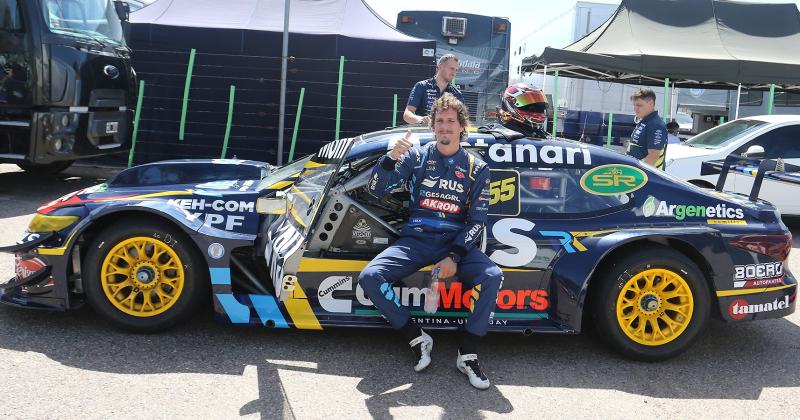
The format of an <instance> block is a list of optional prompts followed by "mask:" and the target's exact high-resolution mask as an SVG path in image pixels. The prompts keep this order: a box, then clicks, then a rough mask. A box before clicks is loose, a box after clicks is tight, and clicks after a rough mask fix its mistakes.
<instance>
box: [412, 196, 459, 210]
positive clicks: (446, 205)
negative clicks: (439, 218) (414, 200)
mask: <svg viewBox="0 0 800 420" xmlns="http://www.w3.org/2000/svg"><path fill="white" fill-rule="evenodd" d="M419 205H420V207H423V208H426V209H428V210H434V211H440V212H443V213H451V214H456V213H459V212H460V211H461V206H459V205H458V204H456V203H453V202H450V201H442V200H437V199H435V198H425V199H423V200H422V201H420V202H419Z"/></svg>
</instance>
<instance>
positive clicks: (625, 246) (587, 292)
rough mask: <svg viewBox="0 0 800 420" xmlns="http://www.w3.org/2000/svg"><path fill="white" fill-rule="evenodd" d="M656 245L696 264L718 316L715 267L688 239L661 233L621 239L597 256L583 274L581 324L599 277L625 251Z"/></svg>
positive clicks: (588, 312) (713, 312)
mask: <svg viewBox="0 0 800 420" xmlns="http://www.w3.org/2000/svg"><path fill="white" fill-rule="evenodd" d="M657 247H662V248H670V249H673V250H675V251H677V252H679V253H680V254H682V255H684V256H685V257H687V258H689V259H690V260H691V261H692V262H693V263H694V264H695V265H696V266H697V268H698V269H699V270H700V272H701V273H702V275H703V280H705V282H706V285H707V286H708V290H709V291H710V292H711V302H710V304H711V307H712V308H715V309H712V314H713V315H714V316H716V317H718V318H720V317H721V315H720V313H719V302H718V299H717V296H716V293H715V291H716V290H717V288H716V286H715V285H714V270H713V267H712V266H711V264H710V262H709V261H708V260H707V259H706V258H705V257H703V254H702V253H701V252H700V251H699V250H698V249H697V248H696V247H695V246H694V245H692V244H691V243H690V242H688V241H686V240H683V239H681V238H680V237H676V236H665V235H663V234H661V235H648V236H638V237H633V238H630V239H629V240H627V241H624V242H620V243H619V244H618V245H617V246H614V247H612V248H609V249H608V250H606V252H605V253H604V254H603V256H602V257H600V258H599V259H598V260H597V264H596V265H595V267H594V269H593V270H592V272H591V273H590V274H589V276H588V277H587V278H586V282H585V284H584V288H583V293H582V294H581V300H580V309H581V311H582V316H581V319H582V322H581V324H582V325H584V323H585V322H586V321H587V316H588V315H589V314H590V312H591V311H590V310H589V309H590V308H591V305H592V303H593V301H592V299H593V295H596V293H595V290H596V287H597V285H598V284H599V283H600V281H601V278H602V275H603V273H605V272H607V270H608V269H609V268H610V267H611V266H613V264H614V263H615V262H617V261H619V260H620V259H621V258H622V257H623V256H625V255H628V253H630V252H636V251H640V250H642V249H647V248H657Z"/></svg>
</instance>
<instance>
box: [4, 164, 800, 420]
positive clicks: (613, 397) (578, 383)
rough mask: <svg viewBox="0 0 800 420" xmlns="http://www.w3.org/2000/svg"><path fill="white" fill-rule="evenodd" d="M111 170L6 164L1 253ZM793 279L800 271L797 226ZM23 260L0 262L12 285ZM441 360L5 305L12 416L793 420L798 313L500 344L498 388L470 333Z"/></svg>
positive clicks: (388, 337)
mask: <svg viewBox="0 0 800 420" xmlns="http://www.w3.org/2000/svg"><path fill="white" fill-rule="evenodd" d="M109 173H110V172H109V170H107V169H97V168H80V167H79V168H71V169H69V170H68V171H67V172H66V173H65V174H62V175H59V176H54V177H34V176H30V175H28V174H25V173H23V172H21V171H19V170H17V169H16V166H14V165H5V164H1V165H0V244H3V245H5V244H11V243H14V242H15V241H16V240H18V239H19V238H20V237H21V234H22V232H23V231H24V229H25V227H26V226H27V224H28V222H29V220H30V219H31V217H32V215H33V212H34V211H35V210H36V208H37V207H38V206H39V205H40V204H41V203H43V202H46V201H49V200H51V199H53V198H56V197H58V196H60V195H62V194H65V193H68V192H70V191H73V190H76V189H79V188H82V187H86V186H89V185H93V184H96V183H99V182H102V181H101V180H102V178H103V177H104V176H108V174H109ZM792 232H793V236H794V248H793V251H792V255H791V256H790V263H789V267H790V269H791V270H792V271H793V272H795V273H800V225H795V226H794V227H793V228H792ZM12 276H13V258H11V256H7V255H6V256H3V255H0V279H2V280H5V279H8V278H10V277H12ZM434 339H435V347H434V353H433V363H432V365H431V367H429V368H428V370H426V371H425V372H424V373H421V374H416V373H414V372H413V370H412V369H411V365H410V355H409V354H410V353H409V351H408V350H407V348H406V347H405V344H404V343H402V341H401V340H400V339H398V338H397V337H396V336H395V335H394V334H392V332H391V331H374V330H327V331H324V332H310V331H293V330H290V331H279V330H267V329H257V328H247V327H234V326H230V325H220V324H216V323H215V322H214V321H213V320H212V319H211V311H210V309H209V310H208V311H206V312H203V313H201V314H198V316H197V317H195V318H194V319H193V320H192V321H191V322H188V323H186V324H184V325H181V326H179V327H177V328H175V329H173V330H171V331H169V332H166V333H161V334H156V335H133V334H127V333H122V332H119V331H117V330H115V329H114V328H112V327H110V326H109V325H107V324H106V323H105V322H103V321H102V320H99V319H97V317H96V316H95V315H94V313H93V312H92V310H91V309H90V308H88V307H86V308H82V309H79V310H76V311H73V312H69V313H48V312H38V311H31V310H24V309H18V308H12V307H7V306H0V364H2V365H1V366H2V369H1V370H0V417H3V418H24V419H39V418H58V419H65V418H81V419H95V418H96V419H110V418H137V419H151V418H152V419H162V418H192V419H194V418H202V419H206V418H212V419H216V418H219V419H227V418H233V417H239V416H245V417H248V418H258V417H259V416H260V417H262V418H326V419H329V418H348V419H350V418H366V417H370V416H372V417H378V418H389V417H394V418H423V417H424V418H458V419H471V418H483V417H488V418H495V417H523V416H524V417H533V416H536V417H540V418H542V417H543V418H565V417H569V418H632V417H636V418H647V417H654V416H659V417H670V418H720V417H726V418H756V417H758V418H797V417H798V415H799V414H798V411H800V410H799V408H800V404H799V403H798V395H799V394H798V392H800V367H798V362H797V360H798V359H797V354H798V352H799V351H800V313H795V314H793V315H791V316H790V317H787V318H784V319H773V320H764V321H758V322H753V323H743V324H735V325H728V324H724V323H721V322H718V321H714V322H712V323H710V325H709V328H708V329H707V330H706V332H705V333H704V334H703V335H702V337H700V339H699V340H698V341H697V342H696V343H695V345H694V346H693V347H692V348H691V349H690V350H689V351H687V352H686V353H684V354H683V355H681V356H679V357H677V358H675V359H672V360H669V361H666V362H661V363H653V364H647V363H639V362H632V361H629V360H626V359H623V358H621V357H620V356H618V355H617V354H616V353H613V352H612V351H610V350H609V349H607V348H606V347H605V346H604V345H602V344H601V343H600V342H599V341H598V340H597V339H595V338H593V337H592V336H590V335H580V336H556V335H533V336H531V337H523V336H522V335H504V334H494V335H490V336H489V338H488V339H487V340H485V343H484V344H483V347H482V356H483V357H482V363H483V365H484V367H485V370H486V371H487V373H488V374H489V376H490V378H491V380H492V382H493V384H494V385H493V386H492V387H491V388H490V389H489V390H487V391H477V390H474V389H473V388H471V387H470V386H469V385H468V383H467V381H466V378H465V377H463V376H462V375H461V374H460V373H459V372H457V371H456V369H455V367H454V365H455V354H456V348H457V343H458V336H457V335H456V334H452V333H435V334H434Z"/></svg>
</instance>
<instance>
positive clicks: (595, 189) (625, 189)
mask: <svg viewBox="0 0 800 420" xmlns="http://www.w3.org/2000/svg"><path fill="white" fill-rule="evenodd" d="M645 184H647V174H646V173H645V172H644V171H642V170H641V169H639V168H635V167H633V166H629V165H616V164H615V165H602V166H598V167H596V168H593V169H591V170H589V171H587V172H586V173H585V174H583V176H582V177H581V188H583V189H584V190H585V191H587V192H589V193H591V194H595V195H617V194H627V193H630V192H633V191H636V190H638V189H639V188H642V187H643V186H644V185H645Z"/></svg>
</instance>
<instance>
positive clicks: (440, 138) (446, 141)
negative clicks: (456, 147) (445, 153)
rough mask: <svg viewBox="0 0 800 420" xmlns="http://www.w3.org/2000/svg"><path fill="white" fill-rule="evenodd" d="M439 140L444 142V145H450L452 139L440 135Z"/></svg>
mask: <svg viewBox="0 0 800 420" xmlns="http://www.w3.org/2000/svg"><path fill="white" fill-rule="evenodd" d="M438 141H439V143H441V144H442V146H449V145H450V139H449V138H447V137H445V136H444V135H440V136H439V138H438Z"/></svg>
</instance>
